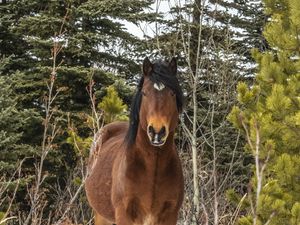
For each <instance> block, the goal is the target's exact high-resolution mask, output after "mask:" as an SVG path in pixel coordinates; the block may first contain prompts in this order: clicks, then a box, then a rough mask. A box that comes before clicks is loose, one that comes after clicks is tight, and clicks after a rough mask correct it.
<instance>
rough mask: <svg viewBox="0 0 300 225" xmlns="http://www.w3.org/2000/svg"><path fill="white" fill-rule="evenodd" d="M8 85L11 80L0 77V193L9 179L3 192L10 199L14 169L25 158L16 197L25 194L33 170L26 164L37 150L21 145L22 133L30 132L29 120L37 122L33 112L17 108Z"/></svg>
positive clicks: (2, 208)
mask: <svg viewBox="0 0 300 225" xmlns="http://www.w3.org/2000/svg"><path fill="white" fill-rule="evenodd" d="M12 86H13V82H12V78H10V77H3V76H0V87H1V88H0V173H1V184H0V185H1V190H2V191H3V190H4V187H5V185H7V183H6V181H8V180H11V184H10V185H8V189H7V190H5V191H6V193H5V194H6V195H7V196H10V195H11V193H12V190H13V189H14V188H15V184H16V180H17V178H19V177H17V176H18V173H17V169H18V167H19V165H20V162H21V161H22V160H23V159H25V158H27V160H25V161H24V162H23V165H22V168H21V172H22V173H21V177H20V181H19V192H18V195H17V197H19V196H20V195H22V194H24V192H26V188H27V187H26V184H28V182H30V181H31V179H32V176H33V172H34V171H32V170H29V169H28V165H29V164H30V162H31V161H32V158H33V157H35V156H36V155H37V149H36V148H35V147H34V146H31V145H28V144H24V143H22V138H23V135H24V132H23V130H24V129H25V130H26V129H31V128H30V125H31V124H32V123H33V120H37V121H39V120H38V115H36V114H35V113H34V111H32V110H27V109H17V107H16V105H17V96H16V94H15V93H13V88H12ZM35 116H36V117H35ZM39 122H40V121H39ZM14 176H16V177H14ZM1 194H3V193H1ZM2 197H3V196H2ZM2 200H3V199H1V205H0V211H6V210H7V209H8V203H7V202H6V201H4V202H2ZM6 200H9V199H6Z"/></svg>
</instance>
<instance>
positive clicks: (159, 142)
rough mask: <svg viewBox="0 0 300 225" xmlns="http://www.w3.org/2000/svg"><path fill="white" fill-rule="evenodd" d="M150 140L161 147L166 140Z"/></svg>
mask: <svg viewBox="0 0 300 225" xmlns="http://www.w3.org/2000/svg"><path fill="white" fill-rule="evenodd" d="M150 142H151V144H152V145H153V146H155V147H160V146H163V145H164V144H165V142H166V141H165V140H160V141H156V140H154V141H150Z"/></svg>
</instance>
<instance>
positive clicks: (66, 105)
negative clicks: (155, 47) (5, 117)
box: [0, 0, 155, 216]
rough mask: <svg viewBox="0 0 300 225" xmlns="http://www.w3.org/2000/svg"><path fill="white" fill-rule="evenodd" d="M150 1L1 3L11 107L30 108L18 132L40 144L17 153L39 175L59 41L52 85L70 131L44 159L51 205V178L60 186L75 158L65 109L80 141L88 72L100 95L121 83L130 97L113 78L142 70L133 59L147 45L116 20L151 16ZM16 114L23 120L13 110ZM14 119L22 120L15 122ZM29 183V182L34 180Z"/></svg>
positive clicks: (0, 47)
mask: <svg viewBox="0 0 300 225" xmlns="http://www.w3.org/2000/svg"><path fill="white" fill-rule="evenodd" d="M150 4H151V1H141V0H136V1H127V0H121V1H120V0H105V1H96V0H82V1H78V0H67V1H50V0H43V1H39V0H21V1H1V2H0V29H1V32H0V38H1V40H0V43H1V44H0V57H1V60H2V59H3V60H2V61H1V71H0V76H1V77H4V78H8V77H11V78H13V80H12V81H11V82H12V84H13V85H12V89H13V93H14V94H16V96H17V98H16V102H14V104H13V106H14V107H15V108H16V110H18V111H20V112H23V111H24V110H27V111H28V112H29V111H30V112H31V113H30V115H29V116H30V118H27V119H26V123H28V124H26V126H25V125H24V126H21V127H19V128H18V129H19V130H18V132H19V133H22V136H20V137H19V138H20V139H18V143H20V144H22V145H24V146H25V145H28V146H29V147H30V148H28V150H30V149H32V148H34V149H35V154H34V155H33V156H34V157H33V158H32V155H30V153H28V151H24V152H23V153H24V155H19V156H18V157H20V158H18V160H21V159H22V157H31V158H30V159H31V161H30V163H28V164H26V166H25V168H26V171H27V174H28V175H34V169H35V168H34V163H38V160H39V157H38V155H39V151H40V148H35V147H36V146H41V142H42V141H41V140H42V134H43V132H42V131H43V126H42V124H43V118H44V114H45V109H44V107H45V105H44V97H45V96H46V95H47V91H48V89H47V82H48V81H49V77H50V74H51V71H52V67H53V62H54V59H53V52H51V50H53V43H54V42H55V43H58V45H59V46H61V47H62V49H61V51H60V52H59V54H58V55H57V59H56V68H57V70H56V77H55V79H56V80H55V91H56V90H59V91H60V93H59V94H58V95H57V97H56V98H55V101H54V102H53V106H54V107H55V108H56V110H55V116H56V117H57V118H59V120H58V123H59V124H58V125H59V126H61V131H65V132H63V133H60V135H59V136H58V137H57V138H56V139H55V143H53V146H56V147H55V149H54V150H53V151H51V152H50V153H49V155H48V156H47V159H45V163H44V171H45V172H46V173H47V174H48V175H47V179H46V180H45V183H44V184H43V185H44V186H43V188H44V190H45V192H44V193H45V194H46V195H47V201H48V204H49V205H51V204H52V203H53V201H54V200H55V199H53V198H52V196H53V195H52V194H53V192H54V190H53V187H52V184H53V182H55V183H56V182H58V183H59V184H60V185H61V187H62V188H63V187H64V185H65V180H66V179H65V178H66V176H68V175H69V174H70V171H72V169H73V167H74V166H75V165H76V163H77V160H78V157H77V154H76V151H74V149H73V148H72V146H71V145H69V144H67V143H66V140H67V138H68V133H67V132H66V131H67V122H68V121H67V113H68V112H70V118H71V121H72V123H75V126H76V127H77V128H78V133H79V135H80V137H82V139H83V140H85V139H86V138H87V137H89V136H90V134H91V131H90V129H89V128H88V126H87V123H86V121H85V119H86V116H83V115H85V114H88V113H89V112H90V98H89V95H88V93H87V91H86V87H87V86H88V84H89V81H90V79H91V77H93V79H94V81H95V85H94V90H93V91H94V92H95V94H96V97H97V99H100V97H101V96H103V93H104V92H105V88H106V87H107V86H109V85H111V84H113V83H117V84H118V87H117V89H118V90H119V91H124V92H120V96H121V97H122V98H123V99H124V100H125V102H126V101H128V99H129V98H130V97H129V96H130V95H131V92H128V89H127V88H125V86H126V85H127V84H126V85H123V84H122V82H120V81H117V82H116V80H120V79H123V78H132V77H134V76H135V75H136V74H137V73H139V71H140V68H139V65H138V63H137V61H136V58H138V57H139V55H140V54H141V53H140V50H141V49H144V45H143V42H142V41H140V40H139V39H138V38H136V37H135V36H134V35H132V34H131V33H129V32H128V31H126V30H125V28H124V25H123V24H122V23H121V22H119V21H129V22H132V23H138V22H139V21H148V20H151V19H153V17H154V15H155V14H150V13H145V12H144V11H143V10H144V8H147V7H148V6H149V5H150ZM133 59H134V60H133ZM127 82H131V80H130V79H129V80H128V81H127ZM1 88H2V87H1ZM9 104H10V103H9ZM11 119H13V118H11ZM15 119H16V120H18V119H20V120H21V119H22V118H21V117H17V116H16V117H15ZM15 123H16V124H18V123H17V121H15ZM19 123H20V124H21V122H19ZM16 126H17V125H16ZM3 129H4V132H8V131H9V127H8V126H6V127H4V128H3ZM6 130H7V131H6ZM11 141H13V140H11ZM16 141H17V140H16ZM12 146H14V145H12ZM12 146H11V147H12ZM17 150H18V149H17V146H16V149H15V151H17ZM11 151H13V150H11ZM2 153H3V157H5V154H6V153H5V152H1V153H0V155H1V154H2ZM4 153H5V154H4ZM27 153H28V154H29V155H27ZM0 158H2V155H1V156H0ZM16 158H17V156H15V158H14V160H17V159H16ZM26 185H28V187H31V185H32V183H27V184H26ZM20 193H21V192H20ZM22 194H23V195H22V196H20V198H18V199H17V202H21V203H23V204H24V205H25V206H26V207H27V208H26V207H24V208H18V210H19V211H20V212H21V213H25V214H26V210H27V209H28V205H26V204H27V202H26V201H27V200H24V199H26V198H25V195H26V192H25V193H24V192H22ZM27 199H28V198H27ZM50 210H53V209H51V207H47V208H46V209H45V216H47V215H46V214H47V213H49V211H50Z"/></svg>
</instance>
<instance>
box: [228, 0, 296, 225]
mask: <svg viewBox="0 0 300 225" xmlns="http://www.w3.org/2000/svg"><path fill="white" fill-rule="evenodd" d="M264 3H265V10H266V13H268V14H269V15H270V16H271V20H270V21H269V22H268V24H267V25H266V27H265V30H264V36H265V38H266V40H267V41H268V44H269V45H270V47H271V50H270V51H267V52H259V51H258V50H254V51H253V56H254V58H255V60H256V62H257V63H258V72H257V75H256V79H255V84H254V86H252V87H248V86H247V85H246V84H245V83H240V84H239V86H238V99H239V103H240V106H236V107H234V108H233V110H232V112H231V114H230V116H229V118H230V120H231V121H232V122H233V123H234V124H235V126H236V127H238V128H240V129H241V130H243V131H244V134H245V137H246V138H247V141H248V144H247V145H246V149H247V150H248V151H249V152H250V153H251V154H252V155H253V158H254V159H255V162H256V163H255V168H254V171H253V174H254V175H253V177H252V180H251V187H252V189H251V192H250V193H249V202H250V204H251V205H252V207H251V208H248V211H247V215H245V216H244V217H242V218H241V219H240V221H239V224H243V225H246V224H247V225H248V224H249V225H250V224H255V225H256V224H270V225H279V224H292V225H296V224H299V223H300V195H299V192H300V185H299V182H298V178H299V174H300V166H299V165H300V157H299V150H300V141H299V134H300V113H299V112H300V102H299V93H300V73H299V66H300V59H299V55H300V51H299V46H300V41H299V29H300V14H299V12H300V2H299V1H296V0H280V1H271V0H265V1H264Z"/></svg>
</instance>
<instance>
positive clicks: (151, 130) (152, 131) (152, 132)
mask: <svg viewBox="0 0 300 225" xmlns="http://www.w3.org/2000/svg"><path fill="white" fill-rule="evenodd" d="M148 133H149V134H150V135H151V136H154V134H155V130H154V128H153V127H152V126H151V125H150V126H149V127H148Z"/></svg>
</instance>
